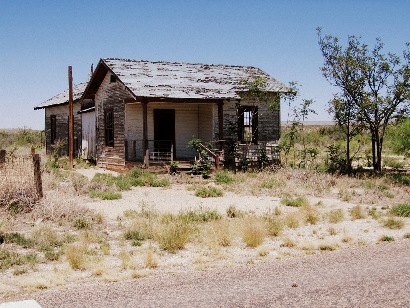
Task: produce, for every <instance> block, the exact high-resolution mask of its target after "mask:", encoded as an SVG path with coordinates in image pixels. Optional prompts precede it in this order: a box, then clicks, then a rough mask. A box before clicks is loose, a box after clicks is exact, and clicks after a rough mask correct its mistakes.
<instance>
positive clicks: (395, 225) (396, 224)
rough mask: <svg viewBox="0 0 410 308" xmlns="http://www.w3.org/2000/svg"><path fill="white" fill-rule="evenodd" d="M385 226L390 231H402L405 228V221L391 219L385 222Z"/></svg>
mask: <svg viewBox="0 0 410 308" xmlns="http://www.w3.org/2000/svg"><path fill="white" fill-rule="evenodd" d="M383 226H385V227H386V228H389V229H402V228H403V227H404V221H403V220H399V219H395V218H389V219H386V220H385V221H384V222H383Z"/></svg>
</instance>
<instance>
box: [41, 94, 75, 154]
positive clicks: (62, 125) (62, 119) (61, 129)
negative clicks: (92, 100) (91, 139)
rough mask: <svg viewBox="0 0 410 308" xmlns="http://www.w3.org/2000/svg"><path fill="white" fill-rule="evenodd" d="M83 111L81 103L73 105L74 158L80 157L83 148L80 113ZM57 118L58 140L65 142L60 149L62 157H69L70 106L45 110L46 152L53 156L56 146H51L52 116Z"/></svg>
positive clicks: (52, 107)
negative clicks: (81, 147)
mask: <svg viewBox="0 0 410 308" xmlns="http://www.w3.org/2000/svg"><path fill="white" fill-rule="evenodd" d="M80 109H81V105H80V103H79V102H75V103H74V104H73V114H74V156H78V154H79V149H80V146H81V116H80V115H79V114H78V111H79V110H80ZM52 115H55V116H56V139H55V140H61V141H63V142H64V146H62V147H61V148H60V149H59V154H60V155H68V104H67V105H59V106H51V107H46V108H45V131H46V151H47V154H52V153H54V151H55V146H54V145H56V144H57V143H56V142H55V143H54V145H52V144H51V120H50V119H51V116H52Z"/></svg>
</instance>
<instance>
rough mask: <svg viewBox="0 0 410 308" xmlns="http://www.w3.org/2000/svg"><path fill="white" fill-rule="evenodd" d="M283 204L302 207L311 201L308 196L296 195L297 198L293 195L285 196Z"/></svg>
mask: <svg viewBox="0 0 410 308" xmlns="http://www.w3.org/2000/svg"><path fill="white" fill-rule="evenodd" d="M281 202H282V204H284V205H286V206H293V207H301V206H303V205H308V204H309V202H308V201H307V199H306V198H304V197H296V198H291V197H285V198H283V199H282V201H281Z"/></svg>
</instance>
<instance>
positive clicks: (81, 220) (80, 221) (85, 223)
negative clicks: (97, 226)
mask: <svg viewBox="0 0 410 308" xmlns="http://www.w3.org/2000/svg"><path fill="white" fill-rule="evenodd" d="M91 224H92V223H91V221H90V220H89V219H88V218H87V217H78V218H77V219H75V220H74V222H73V227H74V228H76V229H77V230H81V229H89V228H90V227H91Z"/></svg>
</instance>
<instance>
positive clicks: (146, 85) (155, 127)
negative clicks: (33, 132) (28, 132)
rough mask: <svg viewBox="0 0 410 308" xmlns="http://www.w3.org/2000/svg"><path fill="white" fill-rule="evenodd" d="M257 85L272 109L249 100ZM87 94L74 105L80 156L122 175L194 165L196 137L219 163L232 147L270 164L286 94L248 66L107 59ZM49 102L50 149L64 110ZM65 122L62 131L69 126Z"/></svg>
mask: <svg viewBox="0 0 410 308" xmlns="http://www.w3.org/2000/svg"><path fill="white" fill-rule="evenodd" d="M258 78H261V79H263V80H264V82H263V91H264V93H266V94H267V96H266V97H268V98H269V101H268V100H260V99H258V98H257V97H255V96H252V95H249V93H250V91H249V90H250V84H251V82H252V81H254V80H256V79H258ZM83 91H84V92H83V94H82V97H81V99H80V102H78V103H76V104H77V105H76V106H77V109H76V110H77V115H76V116H77V118H78V117H80V118H79V119H77V120H76V121H75V122H76V123H79V124H81V127H82V128H76V129H77V130H76V136H77V138H79V137H80V136H81V139H82V140H83V141H82V143H81V148H80V149H79V152H78V153H81V154H82V155H83V157H84V158H89V157H90V154H89V153H92V156H93V158H95V160H96V162H97V165H98V166H100V167H105V168H114V169H121V168H125V167H127V166H130V165H133V164H135V162H141V163H144V164H145V165H149V164H150V163H152V162H155V161H157V162H158V161H173V160H177V161H178V160H179V161H193V160H194V159H195V158H196V156H197V152H196V151H195V150H193V149H192V148H190V147H189V146H188V144H189V142H190V140H192V138H193V137H196V138H199V139H201V140H202V141H204V144H205V143H206V144H209V143H210V142H211V143H212V144H213V146H212V148H210V149H208V150H210V153H211V154H212V153H216V152H218V151H219V153H221V154H220V155H222V160H223V154H222V153H224V152H225V154H227V152H229V151H228V148H229V149H231V148H232V145H235V151H236V152H237V153H239V154H242V155H245V157H246V158H247V159H250V160H254V159H257V158H256V157H257V156H258V155H259V156H260V155H261V153H263V155H264V158H265V159H267V160H270V161H272V160H274V159H275V158H276V152H275V148H274V145H275V144H276V143H277V141H278V140H279V137H280V113H279V105H280V104H279V100H280V93H283V92H287V91H289V88H287V87H286V86H285V85H284V84H282V83H281V82H279V81H277V80H276V79H274V78H272V77H271V76H269V75H268V74H266V73H265V72H263V71H262V70H260V69H258V68H255V67H250V66H232V65H207V64H190V63H177V62H149V61H140V60H128V59H113V58H106V59H101V60H100V61H99V63H98V65H97V67H96V69H95V71H94V73H93V75H92V77H91V79H90V81H89V82H88V83H87V85H86V87H85V89H84V90H83ZM77 99H78V98H77ZM52 100H53V99H51V100H49V101H48V102H49V103H48V104H46V103H47V102H45V103H43V104H41V105H39V106H37V107H36V109H39V108H45V109H46V134H47V141H48V144H50V145H51V144H52V141H53V140H55V139H56V138H58V137H59V136H58V135H57V133H58V128H59V127H60V124H58V125H57V126H56V124H54V127H57V129H56V128H53V122H52V121H53V120H52V116H54V115H56V113H57V106H60V105H64V104H66V102H64V103H60V104H58V105H56V104H55V103H53V102H52ZM50 101H51V102H50ZM76 101H77V100H76ZM272 101H274V102H275V103H274V104H272ZM54 105H55V106H54ZM51 106H54V108H55V109H53V108H51ZM54 110H55V111H54ZM56 117H57V115H56ZM56 117H55V118H56ZM63 120H64V119H61V120H60V122H61V123H62V125H64V124H63V123H67V121H66V120H65V121H63ZM93 120H94V121H95V122H93ZM54 121H56V120H54ZM60 122H59V123H60ZM90 124H91V126H92V125H94V128H91V127H90ZM85 125H86V127H85ZM61 127H62V126H61ZM65 127H67V126H65ZM93 129H94V130H93ZM81 131H82V134H81ZM84 131H86V133H87V135H90V134H91V135H93V136H94V137H95V146H93V144H94V143H92V142H88V143H87V142H85V141H84V139H87V138H88V139H90V138H89V137H87V136H86V135H85V133H84ZM78 145H79V146H80V144H78ZM84 147H87V149H84ZM91 147H93V149H91ZM48 150H49V149H48Z"/></svg>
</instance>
